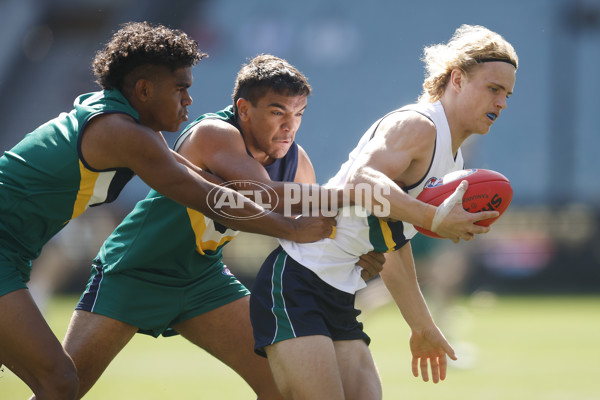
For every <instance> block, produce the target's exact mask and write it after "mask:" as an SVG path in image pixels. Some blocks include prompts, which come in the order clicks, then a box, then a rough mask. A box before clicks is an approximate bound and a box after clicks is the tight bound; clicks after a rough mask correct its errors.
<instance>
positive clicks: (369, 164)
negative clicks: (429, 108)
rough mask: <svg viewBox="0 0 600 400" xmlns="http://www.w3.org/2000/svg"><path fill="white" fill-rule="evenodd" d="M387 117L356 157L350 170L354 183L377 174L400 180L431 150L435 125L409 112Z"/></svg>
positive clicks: (433, 144) (433, 142)
mask: <svg viewBox="0 0 600 400" xmlns="http://www.w3.org/2000/svg"><path fill="white" fill-rule="evenodd" d="M402 114H404V113H402ZM388 118H389V117H388ZM388 118H386V119H384V120H383V121H382V123H381V125H380V126H379V128H378V129H377V131H376V132H375V135H374V137H373V138H372V139H371V140H370V141H369V143H367V144H366V146H365V149H364V151H363V152H362V153H361V154H360V155H359V156H358V158H357V160H356V163H355V170H354V171H353V175H355V180H360V179H359V178H360V176H361V174H365V175H369V174H373V173H374V172H379V173H382V174H384V175H386V176H387V177H388V178H390V179H392V180H394V181H402V180H403V179H402V177H403V175H404V174H405V173H406V172H407V170H408V169H409V168H410V167H411V165H412V164H413V163H414V162H415V161H416V160H419V159H422V158H425V157H427V156H428V155H429V154H430V152H431V150H432V149H433V148H434V146H435V126H434V125H433V123H431V121H429V120H428V119H426V118H425V117H423V116H421V115H418V114H417V115H414V113H411V114H409V115H408V116H402V117H401V118H400V117H397V118H390V119H388Z"/></svg>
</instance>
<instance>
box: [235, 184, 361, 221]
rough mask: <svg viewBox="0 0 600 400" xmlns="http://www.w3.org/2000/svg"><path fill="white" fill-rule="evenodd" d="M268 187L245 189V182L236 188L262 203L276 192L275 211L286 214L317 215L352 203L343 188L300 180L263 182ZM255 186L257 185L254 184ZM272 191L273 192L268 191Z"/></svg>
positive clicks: (335, 210) (334, 210)
mask: <svg viewBox="0 0 600 400" xmlns="http://www.w3.org/2000/svg"><path fill="white" fill-rule="evenodd" d="M263 183H265V185H266V186H268V189H262V190H252V191H244V187H243V182H241V183H240V184H238V185H235V184H234V188H236V190H239V191H240V193H243V194H244V195H245V196H246V197H248V198H249V199H250V200H252V201H255V202H257V203H261V201H263V200H264V199H265V198H268V196H269V195H272V194H273V193H275V195H276V196H277V198H278V200H279V201H277V204H276V206H275V207H274V208H273V211H276V212H279V213H283V214H284V215H299V214H302V215H317V214H318V213H325V212H330V211H333V213H334V214H335V212H337V210H339V209H340V208H342V207H344V206H347V205H350V204H352V202H351V201H350V200H349V198H348V196H347V192H344V191H343V190H342V189H333V188H325V187H323V186H319V185H316V184H306V183H298V182H273V181H271V182H263ZM254 186H255V185H254ZM268 192H271V193H268Z"/></svg>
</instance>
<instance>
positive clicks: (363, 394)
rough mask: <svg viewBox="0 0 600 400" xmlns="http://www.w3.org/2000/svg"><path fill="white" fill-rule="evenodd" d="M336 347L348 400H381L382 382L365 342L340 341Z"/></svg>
mask: <svg viewBox="0 0 600 400" xmlns="http://www.w3.org/2000/svg"><path fill="white" fill-rule="evenodd" d="M334 347H335V354H336V358H337V363H338V366H339V370H340V374H341V376H342V382H343V385H344V392H345V393H346V400H352V399H356V400H359V399H360V400H377V399H381V397H382V389H381V380H380V378H379V373H378V372H377V367H376V366H375V361H374V360H373V356H372V355H371V352H370V351H369V347H368V346H367V344H366V343H365V342H364V341H363V340H339V341H335V342H334Z"/></svg>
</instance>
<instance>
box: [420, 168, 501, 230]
mask: <svg viewBox="0 0 600 400" xmlns="http://www.w3.org/2000/svg"><path fill="white" fill-rule="evenodd" d="M462 181H468V182H469V187H468V188H467V191H466V192H465V194H464V196H463V202H462V205H463V208H464V209H465V210H466V211H468V212H471V213H476V212H479V211H498V212H499V213H500V216H501V215H502V214H503V213H504V211H506V209H507V208H508V206H509V205H510V202H511V200H512V197H513V190H512V187H511V185H510V181H509V180H508V179H507V178H506V177H505V176H504V175H502V174H501V173H499V172H496V171H492V170H489V169H475V168H473V169H463V170H460V171H454V172H451V173H449V174H447V175H444V177H443V178H441V179H431V180H429V181H428V182H427V183H426V184H425V187H424V189H423V191H422V192H421V193H419V195H418V196H417V199H418V200H421V201H422V202H424V203H427V204H431V205H434V206H439V205H440V204H442V203H443V201H444V200H446V198H448V197H449V196H450V195H451V194H452V193H454V190H456V187H457V186H458V185H459V184H460V183H461V182H462ZM500 216H498V217H497V218H490V219H484V220H482V221H479V222H477V225H483V226H489V225H491V224H492V223H494V222H495V221H496V220H497V219H498V218H500ZM415 228H416V229H417V231H419V232H421V233H422V234H424V235H426V236H429V237H433V238H441V236H439V235H438V234H436V233H434V232H431V231H429V230H427V229H425V228H421V227H419V226H415Z"/></svg>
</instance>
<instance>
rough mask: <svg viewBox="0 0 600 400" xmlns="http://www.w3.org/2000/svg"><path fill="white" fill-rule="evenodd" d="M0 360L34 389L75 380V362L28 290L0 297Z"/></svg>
mask: <svg viewBox="0 0 600 400" xmlns="http://www.w3.org/2000/svg"><path fill="white" fill-rule="evenodd" d="M0 360H1V361H2V363H3V364H4V365H5V366H6V367H7V368H9V369H10V370H11V371H13V372H14V373H15V375H17V376H19V377H20V378H21V379H22V380H23V381H25V382H26V383H27V384H28V385H29V386H30V387H31V388H32V389H33V390H36V387H37V385H42V386H44V385H45V382H47V381H52V380H63V379H68V380H71V381H73V380H74V379H76V375H75V374H76V372H75V367H74V365H73V362H72V361H71V359H70V358H69V357H68V356H67V354H66V353H65V351H64V349H63V347H62V346H61V344H60V342H59V340H58V339H57V338H56V336H55V335H54V333H53V332H52V330H51V329H50V327H49V326H48V324H47V323H46V321H45V320H44V317H43V316H42V314H41V312H40V311H39V309H38V308H37V306H36V305H35V302H34V301H33V299H32V297H31V295H30V294H29V290H27V289H19V290H15V291H13V292H10V293H7V294H5V295H3V296H0Z"/></svg>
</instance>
